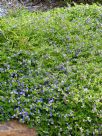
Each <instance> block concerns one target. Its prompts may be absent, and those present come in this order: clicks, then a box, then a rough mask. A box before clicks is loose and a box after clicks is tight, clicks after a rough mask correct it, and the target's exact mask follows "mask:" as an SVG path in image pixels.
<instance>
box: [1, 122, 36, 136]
mask: <svg viewBox="0 0 102 136" xmlns="http://www.w3.org/2000/svg"><path fill="white" fill-rule="evenodd" d="M0 136H37V135H36V132H35V130H34V129H29V128H28V127H27V126H26V125H23V124H20V123H19V122H17V121H9V122H6V123H4V124H0Z"/></svg>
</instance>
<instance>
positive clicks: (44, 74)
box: [0, 4, 102, 136]
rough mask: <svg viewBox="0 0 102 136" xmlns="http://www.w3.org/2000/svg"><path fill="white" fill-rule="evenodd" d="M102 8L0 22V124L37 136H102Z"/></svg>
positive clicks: (29, 15) (20, 16)
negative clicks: (14, 124) (20, 126)
mask: <svg viewBox="0 0 102 136" xmlns="http://www.w3.org/2000/svg"><path fill="white" fill-rule="evenodd" d="M101 117H102V7H101V6H97V5H95V4H94V5H90V6H89V5H80V6H77V5H76V6H75V7H72V8H57V9H54V10H50V11H47V12H34V13H29V12H28V11H25V10H20V11H17V12H16V13H14V12H12V13H10V14H9V15H8V16H6V17H2V18H0V121H1V122H2V121H6V120H11V119H17V120H19V121H20V122H23V123H27V124H28V126H29V127H34V128H36V130H37V132H38V135H39V136H99V135H101V134H102V118H101Z"/></svg>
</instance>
